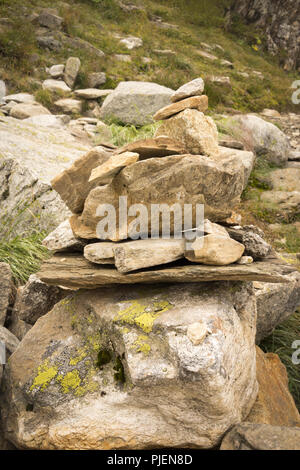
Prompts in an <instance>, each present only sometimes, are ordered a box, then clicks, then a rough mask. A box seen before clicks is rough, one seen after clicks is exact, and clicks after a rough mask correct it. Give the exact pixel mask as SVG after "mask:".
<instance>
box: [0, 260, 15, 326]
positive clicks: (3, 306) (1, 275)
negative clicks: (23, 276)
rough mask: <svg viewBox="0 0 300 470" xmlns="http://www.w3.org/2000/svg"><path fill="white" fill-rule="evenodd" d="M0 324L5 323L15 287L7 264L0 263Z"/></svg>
mask: <svg viewBox="0 0 300 470" xmlns="http://www.w3.org/2000/svg"><path fill="white" fill-rule="evenodd" d="M0 279H1V284H0V326H3V325H4V323H5V319H6V315H7V311H8V308H9V306H10V305H12V303H13V300H14V294H15V289H14V285H13V277H12V272H11V269H10V266H9V264H7V263H0Z"/></svg>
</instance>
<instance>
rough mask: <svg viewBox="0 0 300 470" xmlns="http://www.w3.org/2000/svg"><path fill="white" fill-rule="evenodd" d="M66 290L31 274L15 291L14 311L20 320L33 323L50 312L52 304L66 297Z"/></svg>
mask: <svg viewBox="0 0 300 470" xmlns="http://www.w3.org/2000/svg"><path fill="white" fill-rule="evenodd" d="M67 293H68V291H67V290H66V289H60V288H59V287H56V286H49V285H48V284H45V283H44V282H42V281H40V279H39V278H38V277H37V276H36V275H35V274H32V275H31V276H30V277H29V279H28V281H27V283H26V284H25V285H24V286H22V287H20V288H19V289H18V292H17V296H16V302H15V305H14V311H15V313H16V315H17V316H18V318H20V320H23V321H25V322H26V323H29V324H30V325H34V324H35V322H36V321H37V320H38V319H39V318H40V317H42V316H43V315H45V314H46V313H48V312H50V310H52V308H53V307H54V305H55V304H56V303H58V302H59V301H60V300H62V299H63V298H64V297H66V295H67Z"/></svg>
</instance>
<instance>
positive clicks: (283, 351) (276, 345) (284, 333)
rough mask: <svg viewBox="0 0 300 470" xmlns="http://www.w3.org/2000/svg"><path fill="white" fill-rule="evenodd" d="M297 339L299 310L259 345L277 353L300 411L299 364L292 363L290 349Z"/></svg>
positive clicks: (299, 324) (299, 319) (299, 318)
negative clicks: (285, 369)
mask: <svg viewBox="0 0 300 470" xmlns="http://www.w3.org/2000/svg"><path fill="white" fill-rule="evenodd" d="M299 339H300V311H298V312H297V313H295V315H292V316H291V317H290V318H288V319H287V320H286V321H285V322H283V323H281V325H279V326H277V328H276V329H275V330H274V332H273V333H272V334H271V336H269V337H268V338H266V339H265V340H264V341H263V342H262V343H261V344H260V347H261V348H262V349H263V351H265V352H272V353H275V354H278V356H279V357H280V360H281V361H282V362H283V364H284V365H285V367H286V368H287V373H288V377H289V389H290V392H291V394H292V395H293V397H294V400H295V403H296V405H297V407H298V410H299V411H300V365H299V364H298V365H296V364H293V362H292V355H293V353H294V352H295V349H292V344H293V342H294V341H296V340H299Z"/></svg>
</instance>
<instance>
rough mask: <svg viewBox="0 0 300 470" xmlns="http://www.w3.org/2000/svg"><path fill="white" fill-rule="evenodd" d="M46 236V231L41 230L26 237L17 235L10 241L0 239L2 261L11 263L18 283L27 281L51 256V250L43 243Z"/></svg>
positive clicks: (0, 258)
mask: <svg viewBox="0 0 300 470" xmlns="http://www.w3.org/2000/svg"><path fill="white" fill-rule="evenodd" d="M45 236H46V233H45V232H41V233H32V234H30V235H28V236H26V237H25V238H23V237H21V236H17V237H15V238H14V239H12V240H10V241H5V240H0V261H1V262H4V263H8V264H9V265H10V267H11V270H12V272H13V277H14V281H15V283H16V284H23V283H25V282H26V281H27V280H28V278H29V276H30V275H31V274H34V273H36V272H37V271H38V270H39V267H40V264H41V262H42V261H43V260H44V259H46V258H47V257H48V256H49V251H48V250H47V249H46V248H45V247H43V246H42V244H41V242H42V240H43V239H44V238H45Z"/></svg>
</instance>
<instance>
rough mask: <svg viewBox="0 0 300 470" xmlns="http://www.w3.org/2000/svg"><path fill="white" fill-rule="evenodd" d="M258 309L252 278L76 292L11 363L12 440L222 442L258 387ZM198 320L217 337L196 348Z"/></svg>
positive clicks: (26, 443) (58, 444) (7, 381)
mask: <svg viewBox="0 0 300 470" xmlns="http://www.w3.org/2000/svg"><path fill="white" fill-rule="evenodd" d="M74 312H76V314H75V316H74ZM131 312H132V313H131ZM254 312H255V305H254V301H253V293H252V290H251V287H250V286H248V285H245V284H241V283H236V284H234V285H233V288H232V289H228V284H227V283H220V284H214V285H213V286H212V285H209V286H208V285H205V284H204V285H203V288H202V289H199V286H198V285H196V284H195V285H190V284H185V285H182V286H178V285H171V286H165V288H164V289H163V292H161V290H160V289H159V287H157V286H151V285H150V286H147V287H145V286H143V287H139V286H134V287H133V286H130V287H126V286H125V287H124V286H123V287H120V286H117V287H115V288H108V289H101V290H96V291H92V292H79V293H77V294H76V297H74V296H71V297H70V298H69V299H65V300H64V301H63V302H61V303H59V304H57V305H56V306H55V307H54V309H53V310H52V311H51V312H50V313H49V314H47V315H45V316H44V317H42V318H41V319H40V320H39V321H38V322H37V323H36V324H35V325H34V327H33V328H32V329H31V330H30V331H29V332H28V334H27V335H26V337H25V338H24V339H23V341H22V343H21V344H20V346H19V348H18V350H17V351H16V352H15V353H14V355H13V356H12V357H11V359H10V361H9V364H8V365H7V368H6V371H5V378H4V389H5V394H4V397H3V398H2V402H3V406H2V410H3V426H4V430H5V432H6V434H7V437H8V438H9V439H10V440H11V441H12V442H13V443H14V444H16V445H17V446H18V447H21V448H26V449H30V448H34V449H64V450H66V449H69V450H71V449H98V450H99V449H106V450H107V449H108V448H109V449H114V450H116V449H135V450H136V449H146V448H157V447H158V446H159V447H176V448H186V447H193V448H212V447H214V446H216V445H217V443H218V442H219V440H220V438H221V437H222V436H223V434H224V433H225V432H226V431H227V430H228V429H230V428H231V427H232V426H233V424H235V423H238V422H240V421H241V420H242V419H243V418H244V417H245V416H247V414H248V412H249V410H250V409H251V407H252V405H253V402H254V401H255V398H256V395H257V382H256V374H255V351H254V334H255V313H254ZM197 322H204V323H205V324H207V325H208V327H209V328H210V329H211V331H212V334H210V335H208V336H207V337H206V338H205V340H204V341H203V343H202V344H201V345H198V346H195V345H194V344H193V343H192V342H191V341H190V339H189V338H188V336H187V329H188V327H189V326H190V325H192V324H193V323H197ZM57 325H60V328H57ZM89 338H90V339H89ZM104 352H106V354H105V357H104ZM97 362H98V364H99V366H98V367H97V366H95V365H94V364H96V363H97ZM200 384H201V396H200V397H199V386H200ZM145 387H146V388H147V393H145ZM183 390H184V393H183ZM101 392H102V393H101ZM103 392H104V393H105V395H104V394H103ZM170 393H171V396H172V397H173V400H171V401H170ZM175 397H176V399H175ZM195 397H196V398H195ZM28 403H34V413H32V412H30V411H25V410H26V406H27V405H28ZM46 410H47V419H46V420H45V418H44V416H45V412H46ZM116 415H117V417H118V419H117V420H116ZM21 416H22V426H20V425H18V423H20V418H21ZM166 417H167V419H166ZM41 426H42V427H41ZM187 428H188V430H189V431H188V433H187V432H186V429H187ZM41 430H42V433H41ZM74 430H75V434H74Z"/></svg>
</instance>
